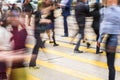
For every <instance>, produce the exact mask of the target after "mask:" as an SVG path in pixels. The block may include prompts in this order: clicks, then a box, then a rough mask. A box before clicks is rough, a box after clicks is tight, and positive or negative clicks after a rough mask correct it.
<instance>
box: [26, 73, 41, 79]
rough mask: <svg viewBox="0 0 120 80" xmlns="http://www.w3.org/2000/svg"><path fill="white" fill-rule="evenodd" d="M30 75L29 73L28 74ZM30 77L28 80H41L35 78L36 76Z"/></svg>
mask: <svg viewBox="0 0 120 80" xmlns="http://www.w3.org/2000/svg"><path fill="white" fill-rule="evenodd" d="M28 74H29V73H28ZM27 77H28V80H40V79H39V78H37V77H35V76H32V75H30V74H29V75H27Z"/></svg>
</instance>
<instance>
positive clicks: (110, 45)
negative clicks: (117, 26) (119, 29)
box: [106, 34, 118, 80]
mask: <svg viewBox="0 0 120 80" xmlns="http://www.w3.org/2000/svg"><path fill="white" fill-rule="evenodd" d="M117 41H118V39H117V35H113V34H112V35H109V36H108V38H107V41H106V56H107V65H108V70H109V80H115V72H116V71H115V66H114V62H115V53H116V47H117V44H118V43H117Z"/></svg>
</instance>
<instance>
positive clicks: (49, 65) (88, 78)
mask: <svg viewBox="0 0 120 80" xmlns="http://www.w3.org/2000/svg"><path fill="white" fill-rule="evenodd" d="M37 64H39V65H42V66H44V67H47V68H50V69H53V70H56V71H59V72H62V73H65V74H68V75H70V76H73V77H77V78H80V79H82V80H103V79H101V78H98V77H95V76H92V75H90V74H85V73H83V72H78V71H74V70H72V69H68V68H65V67H62V66H58V65H55V64H52V63H48V62H47V61H42V60H37Z"/></svg>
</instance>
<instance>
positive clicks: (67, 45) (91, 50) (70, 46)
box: [47, 41, 120, 58]
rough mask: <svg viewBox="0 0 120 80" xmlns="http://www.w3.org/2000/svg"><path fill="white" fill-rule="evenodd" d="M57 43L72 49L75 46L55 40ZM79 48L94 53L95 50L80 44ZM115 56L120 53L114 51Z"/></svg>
mask: <svg viewBox="0 0 120 80" xmlns="http://www.w3.org/2000/svg"><path fill="white" fill-rule="evenodd" d="M47 43H48V42H47ZM57 43H58V44H59V45H60V46H62V47H66V48H71V49H73V50H74V48H75V45H71V44H68V43H63V42H60V41H57ZM79 49H80V50H82V51H85V52H90V53H95V51H96V50H95V49H93V48H89V49H87V48H86V47H84V46H80V48H79ZM101 55H103V56H105V55H106V54H105V52H103V53H102V54H101ZM116 58H120V54H119V53H116Z"/></svg>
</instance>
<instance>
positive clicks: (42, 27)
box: [29, 5, 51, 69]
mask: <svg viewBox="0 0 120 80" xmlns="http://www.w3.org/2000/svg"><path fill="white" fill-rule="evenodd" d="M49 9H50V8H49V7H47V8H44V9H42V8H41V5H40V6H38V10H37V11H36V12H35V13H34V14H35V28H34V37H35V39H36V43H35V46H34V48H33V51H32V56H31V59H30V63H29V67H32V68H35V69H38V68H39V67H38V66H36V59H37V56H38V52H39V48H45V46H44V43H45V41H43V40H42V37H41V34H42V33H44V32H45V31H46V29H47V28H46V25H48V24H49V23H51V21H50V20H48V19H42V18H41V15H42V14H44V13H46V11H48V10H49Z"/></svg>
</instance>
